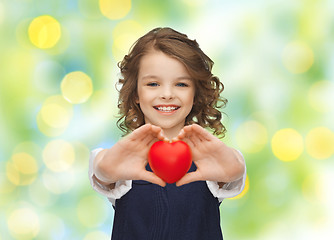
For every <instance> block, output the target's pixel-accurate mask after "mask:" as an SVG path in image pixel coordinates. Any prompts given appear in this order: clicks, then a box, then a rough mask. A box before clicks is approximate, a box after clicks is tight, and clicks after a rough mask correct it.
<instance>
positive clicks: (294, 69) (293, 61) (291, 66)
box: [282, 41, 314, 73]
mask: <svg viewBox="0 0 334 240" xmlns="http://www.w3.org/2000/svg"><path fill="white" fill-rule="evenodd" d="M282 58H283V59H282V60H283V64H284V66H285V67H286V68H287V69H288V70H289V71H290V72H291V73H304V72H306V71H307V70H309V68H310V67H311V66H312V65H313V62H314V54H313V50H312V49H311V48H310V47H309V46H308V45H307V44H306V43H304V42H300V41H294V42H290V43H288V44H287V45H286V47H285V49H284V50H283V56H282Z"/></svg>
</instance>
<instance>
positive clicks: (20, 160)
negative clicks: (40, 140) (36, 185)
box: [6, 152, 39, 185]
mask: <svg viewBox="0 0 334 240" xmlns="http://www.w3.org/2000/svg"><path fill="white" fill-rule="evenodd" d="M38 168H39V167H38V163H37V161H36V159H35V158H34V157H33V156H31V155H30V154H28V153H24V152H21V153H15V154H13V155H12V158H11V161H8V162H7V166H6V175H7V178H8V180H9V181H11V182H12V183H13V184H15V185H29V184H31V183H32V182H34V181H35V179H36V177H37V172H38Z"/></svg>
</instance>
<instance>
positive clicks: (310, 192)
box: [302, 173, 327, 203]
mask: <svg viewBox="0 0 334 240" xmlns="http://www.w3.org/2000/svg"><path fill="white" fill-rule="evenodd" d="M324 186H326V183H325V182H324V177H323V175H322V174H319V173H312V174H309V175H308V176H307V177H306V178H305V179H304V181H303V184H302V193H303V197H304V198H305V199H306V200H308V201H309V202H311V203H315V202H323V201H324V200H325V195H326V194H325V192H326V191H327V190H326V189H325V187H324Z"/></svg>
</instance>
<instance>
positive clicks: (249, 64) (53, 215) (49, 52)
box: [0, 0, 334, 240]
mask: <svg viewBox="0 0 334 240" xmlns="http://www.w3.org/2000/svg"><path fill="white" fill-rule="evenodd" d="M116 2H117V1H116ZM118 2H122V1H118ZM333 12H334V2H333V1H331V0H318V1H317V0H292V1H279V0H269V1H265V0H254V1H245V0H238V1H219V0H193V1H192V0H180V1H176V0H168V1H153V0H142V1H140V0H133V1H132V3H131V9H130V11H129V12H128V13H127V14H126V16H124V17H122V18H120V19H115V20H111V19H109V18H107V17H105V16H104V15H103V14H102V13H101V10H100V7H99V1H98V0H68V1H67V0H59V1H48V0H47V1H46V0H2V1H0V240H4V239H5V240H7V239H43V240H45V239H85V240H91V239H109V238H110V232H111V227H112V220H113V214H114V213H113V209H112V206H111V204H110V203H109V202H108V201H107V199H105V198H104V197H103V196H100V195H98V194H97V193H95V192H94V191H93V190H92V188H91V186H90V184H89V180H88V174H87V173H88V158H89V152H90V150H91V149H94V148H96V147H110V146H112V145H113V144H114V143H115V142H116V141H117V140H118V139H119V138H120V135H121V133H120V131H119V130H118V129H117V127H116V125H115V123H116V120H117V118H116V115H117V91H116V90H115V83H116V81H117V76H118V75H117V74H118V69H117V62H118V61H120V60H121V58H122V57H123V56H124V54H126V51H127V50H128V49H129V48H130V46H131V44H132V43H133V41H134V40H135V39H136V38H138V37H140V36H141V35H143V34H144V33H146V32H147V31H149V30H151V29H152V28H154V27H157V26H169V27H172V28H174V29H176V30H178V31H180V32H183V33H186V34H187V35H188V36H189V37H190V38H192V39H196V40H197V41H198V42H199V44H200V46H201V48H202V49H203V51H204V52H205V53H207V55H208V56H210V57H211V58H212V59H213V60H214V62H215V65H214V69H213V72H214V74H215V75H217V76H218V77H219V78H220V79H221V81H223V83H224V85H225V91H224V97H226V98H227V99H228V100H229V103H228V105H227V107H226V108H225V109H224V112H226V114H227V116H226V117H225V118H224V124H225V125H226V127H227V129H228V132H227V135H226V137H225V138H224V140H223V141H224V142H226V143H227V144H228V145H230V146H232V147H235V148H237V149H240V150H241V151H242V152H243V154H244V157H245V159H246V163H247V169H248V179H249V185H248V186H249V188H248V187H247V192H245V193H244V195H243V197H242V198H239V199H226V200H224V201H223V204H222V205H221V213H222V223H221V224H222V227H223V232H224V239H256V240H259V239H330V233H332V232H333V230H332V226H334V207H333V204H332V203H333V201H334V193H333V186H334V176H333V171H334V162H333V151H334V150H333V146H334V140H333V135H334V133H333V131H334V125H333V122H334V97H333V96H334V87H333V85H334V83H333V82H334V67H333V66H334V15H333ZM42 15H50V16H52V17H54V18H55V19H56V20H57V21H58V22H59V24H60V26H61V30H62V35H61V38H60V40H59V41H58V43H57V44H56V45H55V46H54V47H52V48H49V49H39V48H37V47H36V46H34V45H33V44H32V42H31V41H30V39H29V35H28V27H29V24H30V23H31V21H32V20H33V19H34V18H36V17H38V16H42ZM119 37H122V39H123V40H124V41H123V42H122V41H121V43H120V41H119V39H120V38H119ZM125 49H126V50H125ZM298 49H299V50H300V49H301V50H300V51H298ZM305 54H306V55H305ZM310 56H311V57H310ZM310 59H311V60H310ZM305 60H306V63H305ZM308 60H310V61H311V64H310V66H309V67H307V68H305V69H304V70H303V71H296V69H297V70H298V69H300V67H298V66H299V65H298V63H301V66H302V67H303V66H304V65H305V64H307V61H308ZM303 64H304V65H303ZM73 71H82V72H84V73H86V74H87V75H88V76H89V77H90V78H91V79H92V83H93V94H92V95H91V97H90V98H89V99H88V100H87V101H85V102H84V103H81V104H73V105H70V106H71V108H72V110H73V115H72V117H71V119H70V121H69V124H68V125H67V126H66V128H65V129H64V131H62V132H61V133H58V134H55V135H52V136H50V135H48V134H45V132H43V130H41V127H40V126H39V125H38V122H37V116H38V114H39V112H40V110H41V108H42V106H43V103H44V102H45V100H46V99H48V98H49V97H52V96H55V95H61V94H62V92H61V88H60V84H61V82H62V80H63V78H64V77H65V75H66V74H68V73H70V72H73ZM249 123H252V124H249ZM254 126H255V127H254ZM320 127H321V129H325V130H326V131H327V132H326V131H325V133H324V134H322V133H323V132H321V131H319V128H320ZM282 129H293V130H294V131H295V133H296V134H297V136H299V137H300V138H301V139H302V141H301V144H302V145H301V146H299V148H298V146H297V145H296V146H295V144H297V143H295V142H293V141H292V142H291V143H290V145H291V149H292V151H295V152H297V157H296V159H294V160H293V161H282V159H281V157H280V156H278V155H277V154H274V151H273V148H275V147H278V149H279V150H280V151H281V152H284V151H285V150H286V149H285V148H284V147H282V148H280V146H276V145H275V146H274V145H273V143H272V139H273V138H274V136H275V134H277V133H279V132H280V130H282ZM314 131H315V132H318V134H317V135H316V137H314V136H315V135H314V134H313V135H312V134H311V133H314ZM319 132H320V133H319ZM286 137H287V138H289V137H291V138H292V137H293V136H290V135H287V136H286ZM55 140H62V141H65V142H66V143H67V144H70V146H71V148H72V149H73V152H74V162H73V163H71V165H70V167H69V168H67V169H66V170H64V171H53V170H52V169H50V168H49V167H47V166H46V164H45V162H47V161H48V160H47V159H45V157H43V152H44V151H45V149H46V146H47V145H48V144H49V143H50V142H52V141H55ZM287 141H289V139H287ZM319 142H320V144H318V143H319ZM325 145H326V146H327V147H322V146H325ZM294 149H295V150H294ZM298 151H299V152H298ZM17 153H28V154H29V155H30V156H31V157H32V158H33V159H34V162H35V163H36V164H37V172H35V173H33V174H30V175H29V174H23V173H22V172H24V170H22V169H21V170H17V169H16V170H15V165H14V170H13V161H14V160H13V156H14V154H17ZM283 160H284V159H283ZM13 171H14V172H15V171H16V172H18V174H19V175H18V176H16V179H18V178H19V179H20V180H19V182H15V181H14V182H13V180H12V179H13V176H12V175H11V174H12V172H13ZM20 171H21V172H20Z"/></svg>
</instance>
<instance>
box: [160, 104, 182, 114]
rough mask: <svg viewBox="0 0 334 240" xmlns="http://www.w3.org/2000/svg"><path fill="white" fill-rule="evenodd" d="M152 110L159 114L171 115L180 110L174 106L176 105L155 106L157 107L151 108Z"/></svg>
mask: <svg viewBox="0 0 334 240" xmlns="http://www.w3.org/2000/svg"><path fill="white" fill-rule="evenodd" d="M153 108H154V109H155V110H157V111H159V112H162V113H172V112H175V111H176V110H178V109H179V108H180V106H176V105H157V106H153Z"/></svg>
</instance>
